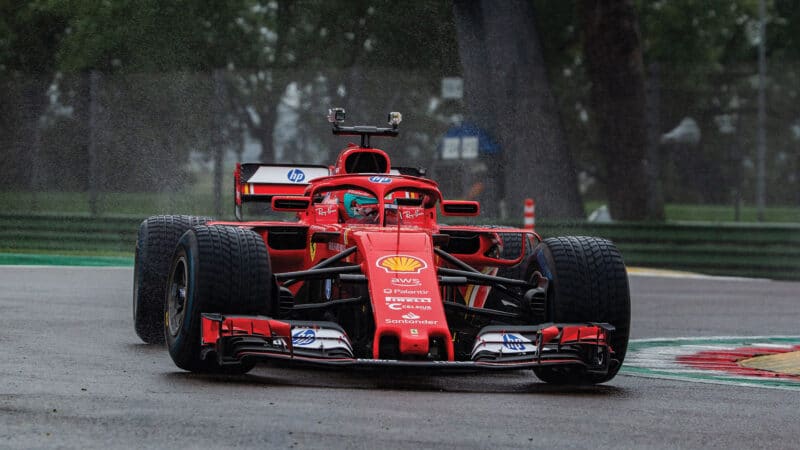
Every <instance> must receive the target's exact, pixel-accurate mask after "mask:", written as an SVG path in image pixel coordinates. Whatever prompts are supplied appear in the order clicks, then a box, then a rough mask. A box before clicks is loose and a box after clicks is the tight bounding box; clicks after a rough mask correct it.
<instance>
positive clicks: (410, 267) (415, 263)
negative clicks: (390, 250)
mask: <svg viewBox="0 0 800 450" xmlns="http://www.w3.org/2000/svg"><path fill="white" fill-rule="evenodd" d="M375 264H376V265H377V266H378V267H380V268H381V269H383V270H385V271H386V272H387V273H420V272H421V271H422V269H425V268H427V267H428V264H427V263H426V262H425V261H423V260H421V259H419V258H417V257H416V256H408V255H391V256H384V257H383V258H380V259H379V260H378V261H377V262H376V263H375Z"/></svg>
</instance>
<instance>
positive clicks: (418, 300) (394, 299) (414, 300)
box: [386, 297, 431, 303]
mask: <svg viewBox="0 0 800 450" xmlns="http://www.w3.org/2000/svg"><path fill="white" fill-rule="evenodd" d="M430 302H431V298H430V297H386V303H430Z"/></svg>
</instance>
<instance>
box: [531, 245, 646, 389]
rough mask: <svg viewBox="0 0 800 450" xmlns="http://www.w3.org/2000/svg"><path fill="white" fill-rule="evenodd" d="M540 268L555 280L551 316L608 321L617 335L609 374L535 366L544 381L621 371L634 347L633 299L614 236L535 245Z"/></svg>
mask: <svg viewBox="0 0 800 450" xmlns="http://www.w3.org/2000/svg"><path fill="white" fill-rule="evenodd" d="M534 256H535V262H534V264H535V265H536V268H537V270H539V272H541V273H542V274H543V275H544V276H545V277H547V278H548V279H549V280H550V288H549V290H548V291H549V292H548V298H547V317H548V319H549V320H551V321H553V322H557V323H558V322H564V323H575V322H607V323H610V324H611V325H614V327H615V328H616V331H614V332H613V333H612V334H611V339H610V344H611V348H612V350H613V352H614V353H613V356H612V357H613V360H616V363H615V362H613V361H612V363H611V364H612V365H611V367H610V368H609V372H608V374H605V375H596V374H590V373H587V372H586V371H585V370H581V369H578V368H562V367H541V368H537V369H534V372H535V373H536V376H538V377H539V378H540V379H541V380H542V381H545V382H548V383H555V384H596V383H603V382H606V381H609V380H611V379H612V378H614V376H616V374H617V372H618V371H619V369H620V367H621V365H622V361H623V360H624V359H625V353H626V351H627V348H628V336H629V334H630V317H631V302H630V291H629V287H628V276H627V272H626V270H625V264H624V262H623V260H622V255H621V254H620V252H619V250H617V248H616V246H614V244H613V243H611V241H608V240H606V239H600V238H594V237H584V236H579V237H558V238H549V239H545V240H544V241H542V243H541V244H539V245H538V246H537V247H536V248H535V249H534Z"/></svg>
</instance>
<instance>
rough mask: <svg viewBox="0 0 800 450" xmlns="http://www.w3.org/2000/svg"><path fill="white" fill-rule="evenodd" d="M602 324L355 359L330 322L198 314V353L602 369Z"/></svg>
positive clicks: (490, 335)
mask: <svg viewBox="0 0 800 450" xmlns="http://www.w3.org/2000/svg"><path fill="white" fill-rule="evenodd" d="M613 331H614V327H613V326H611V325H609V324H605V323H584V324H555V323H548V324H542V325H536V326H488V327H485V328H483V329H481V330H480V332H479V333H478V335H477V337H476V339H475V344H474V346H473V350H472V353H471V360H469V361H455V360H453V358H452V355H451V357H450V358H449V360H418V359H415V360H386V359H368V358H358V357H356V356H355V353H354V351H353V346H352V343H351V342H350V339H349V338H348V337H347V333H346V332H345V331H344V330H343V329H342V328H341V327H340V326H339V325H337V324H335V323H333V322H309V321H291V320H286V321H282V320H276V319H271V318H269V317H264V316H225V315H220V314H203V315H202V335H201V345H202V349H201V354H202V355H203V357H204V358H209V357H216V358H217V360H218V362H219V363H220V364H223V365H225V364H237V363H239V362H241V361H242V360H243V359H253V358H255V359H259V360H262V359H263V360H281V361H288V362H298V363H312V364H319V365H328V366H344V367H353V368H370V367H371V368H380V367H401V368H403V367H405V368H420V369H425V368H427V369H435V370H443V371H445V370H480V369H486V370H493V369H494V370H503V369H506V370H513V369H523V368H533V367H542V366H557V365H568V366H570V365H571V366H582V367H584V368H585V369H586V370H587V371H589V372H592V373H606V372H608V370H609V367H610V364H611V362H612V360H613V356H614V354H613V349H611V347H610V346H609V344H608V338H609V334H610V333H611V332H613Z"/></svg>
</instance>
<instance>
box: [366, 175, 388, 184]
mask: <svg viewBox="0 0 800 450" xmlns="http://www.w3.org/2000/svg"><path fill="white" fill-rule="evenodd" d="M369 181H371V182H373V183H381V184H389V183H391V182H392V179H391V178H389V177H378V176H375V177H369Z"/></svg>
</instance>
